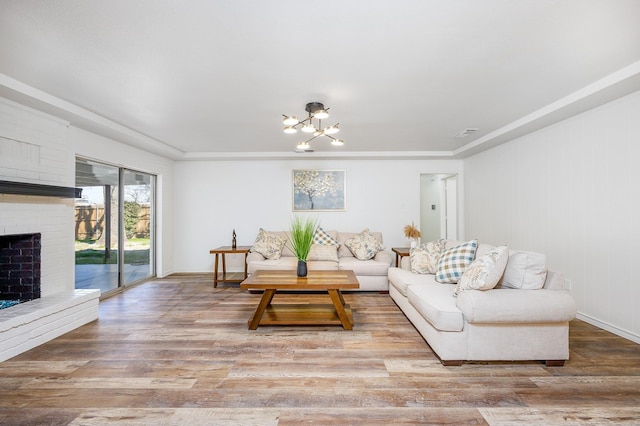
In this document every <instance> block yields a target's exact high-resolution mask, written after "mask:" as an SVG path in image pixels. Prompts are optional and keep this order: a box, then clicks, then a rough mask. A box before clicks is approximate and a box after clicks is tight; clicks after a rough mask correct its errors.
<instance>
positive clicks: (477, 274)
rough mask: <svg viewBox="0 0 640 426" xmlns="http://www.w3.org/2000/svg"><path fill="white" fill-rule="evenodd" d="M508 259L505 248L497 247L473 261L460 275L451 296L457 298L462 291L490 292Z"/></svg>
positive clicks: (498, 279)
mask: <svg viewBox="0 0 640 426" xmlns="http://www.w3.org/2000/svg"><path fill="white" fill-rule="evenodd" d="M508 259H509V250H508V249H507V246H499V247H494V248H492V249H491V250H489V252H488V253H487V254H485V255H484V256H481V257H479V258H478V259H476V260H474V261H473V262H472V263H471V265H469V267H468V268H467V269H466V270H465V271H464V273H463V274H462V277H461V278H460V280H459V281H458V284H457V285H456V289H455V291H454V292H453V296H454V297H457V296H458V293H460V292H461V291H464V290H491V289H492V288H494V287H495V286H496V285H497V284H498V281H500V278H501V277H502V274H503V273H504V268H505V267H506V266H507V260H508Z"/></svg>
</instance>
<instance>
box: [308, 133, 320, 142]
mask: <svg viewBox="0 0 640 426" xmlns="http://www.w3.org/2000/svg"><path fill="white" fill-rule="evenodd" d="M321 135H322V134H320V135H315V136H314V137H312V138H311V139H307V140H306V141H304V142H305V143H309V142H311V141H312V140H314V139H315V138H317V137H318V136H321Z"/></svg>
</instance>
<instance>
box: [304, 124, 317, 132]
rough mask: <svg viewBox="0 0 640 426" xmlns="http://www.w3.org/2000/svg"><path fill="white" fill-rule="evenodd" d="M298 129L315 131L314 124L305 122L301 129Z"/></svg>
mask: <svg viewBox="0 0 640 426" xmlns="http://www.w3.org/2000/svg"><path fill="white" fill-rule="evenodd" d="M300 130H302V131H303V132H305V133H314V132H315V131H316V128H315V126H314V125H313V124H311V123H308V124H305V125H304V126H302V129H300Z"/></svg>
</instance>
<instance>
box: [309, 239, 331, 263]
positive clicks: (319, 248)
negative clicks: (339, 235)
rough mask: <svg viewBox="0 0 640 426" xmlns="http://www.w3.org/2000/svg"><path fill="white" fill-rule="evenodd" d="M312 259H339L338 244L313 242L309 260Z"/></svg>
mask: <svg viewBox="0 0 640 426" xmlns="http://www.w3.org/2000/svg"><path fill="white" fill-rule="evenodd" d="M312 260H326V261H333V262H337V261H338V246H337V245H333V244H331V245H327V244H315V243H314V244H312V245H311V250H309V255H308V256H307V261H312Z"/></svg>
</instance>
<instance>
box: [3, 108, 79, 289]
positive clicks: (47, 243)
mask: <svg viewBox="0 0 640 426" xmlns="http://www.w3.org/2000/svg"><path fill="white" fill-rule="evenodd" d="M67 125H68V123H66V122H64V121H62V120H58V119H56V118H54V117H52V116H49V115H47V114H43V113H40V112H37V111H34V110H32V109H30V108H26V107H23V106H21V105H18V104H16V103H14V102H11V101H8V100H5V99H2V98H0V180H7V181H15V182H26V183H36V184H44V185H55V186H67V187H69V186H73V183H74V179H75V173H74V166H73V165H74V162H73V155H71V154H70V152H71V150H70V147H71V146H70V143H69V140H68V138H67V131H68V127H67ZM73 221H74V202H73V199H68V198H57V197H36V196H25V195H8V194H0V235H12V234H30V233H36V232H40V233H41V234H42V241H41V277H40V283H41V295H42V296H49V295H51V294H55V293H59V292H62V291H68V290H73V288H74V278H73V277H74V269H73V268H74V266H73V265H74V254H73V238H74V235H73V229H74V227H73Z"/></svg>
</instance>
